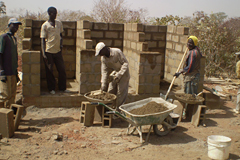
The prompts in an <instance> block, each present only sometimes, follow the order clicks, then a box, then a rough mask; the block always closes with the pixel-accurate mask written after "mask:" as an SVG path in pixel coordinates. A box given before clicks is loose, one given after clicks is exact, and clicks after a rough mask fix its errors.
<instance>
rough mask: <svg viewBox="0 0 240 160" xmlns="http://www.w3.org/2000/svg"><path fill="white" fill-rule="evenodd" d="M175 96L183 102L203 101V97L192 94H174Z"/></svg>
mask: <svg viewBox="0 0 240 160" xmlns="http://www.w3.org/2000/svg"><path fill="white" fill-rule="evenodd" d="M175 97H176V98H177V99H178V100H179V101H183V102H189V103H198V102H202V101H204V98H203V97H201V96H196V97H195V96H193V95H192V94H185V93H182V94H176V95H175Z"/></svg>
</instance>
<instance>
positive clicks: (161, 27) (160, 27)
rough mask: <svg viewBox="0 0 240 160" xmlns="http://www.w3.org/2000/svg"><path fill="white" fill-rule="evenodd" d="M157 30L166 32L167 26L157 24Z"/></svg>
mask: <svg viewBox="0 0 240 160" xmlns="http://www.w3.org/2000/svg"><path fill="white" fill-rule="evenodd" d="M158 28H159V30H158V31H159V32H167V26H158Z"/></svg>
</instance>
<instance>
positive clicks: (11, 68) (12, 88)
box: [0, 18, 22, 108]
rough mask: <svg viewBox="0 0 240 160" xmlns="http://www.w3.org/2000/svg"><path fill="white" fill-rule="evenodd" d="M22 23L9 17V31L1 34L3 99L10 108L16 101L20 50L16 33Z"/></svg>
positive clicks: (0, 85) (0, 69)
mask: <svg viewBox="0 0 240 160" xmlns="http://www.w3.org/2000/svg"><path fill="white" fill-rule="evenodd" d="M21 24H22V23H21V22H19V21H18V20H17V19H16V18H11V19H9V21H8V28H9V32H7V33H5V34H3V35H1V36H0V80H1V81H0V92H1V96H2V97H1V99H2V100H3V101H5V103H4V107H5V108H10V106H11V104H13V103H15V96H16V89H17V81H18V71H17V68H18V52H17V39H16V37H15V36H14V34H15V33H16V32H17V30H18V27H19V25H21Z"/></svg>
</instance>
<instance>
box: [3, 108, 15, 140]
mask: <svg viewBox="0 0 240 160" xmlns="http://www.w3.org/2000/svg"><path fill="white" fill-rule="evenodd" d="M13 118H14V117H13V110H12V109H6V108H0V133H1V134H2V136H3V137H7V138H11V137H12V136H13V135H14V120H13Z"/></svg>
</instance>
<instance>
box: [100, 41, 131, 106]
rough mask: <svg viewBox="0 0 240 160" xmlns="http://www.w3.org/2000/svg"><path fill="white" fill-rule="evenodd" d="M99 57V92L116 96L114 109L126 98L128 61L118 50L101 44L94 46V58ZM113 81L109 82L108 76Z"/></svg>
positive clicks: (128, 76) (128, 75) (128, 77)
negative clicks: (110, 76) (111, 76)
mask: <svg viewBox="0 0 240 160" xmlns="http://www.w3.org/2000/svg"><path fill="white" fill-rule="evenodd" d="M98 55H99V56H101V90H102V91H105V92H109V93H112V94H115V95H117V99H116V106H115V107H116V108H117V109H118V107H119V106H121V105H122V104H123V103H124V102H125V100H126V98H127V96H128V86H129V79H130V74H129V68H128V66H129V65H128V61H127V59H126V57H125V56H124V54H123V53H122V51H121V50H120V49H118V48H109V47H107V46H105V44H104V43H103V42H99V43H98V44H97V45H96V53H95V56H98ZM111 73H114V74H113V77H114V78H113V80H112V81H111V82H109V75H110V74H111Z"/></svg>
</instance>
